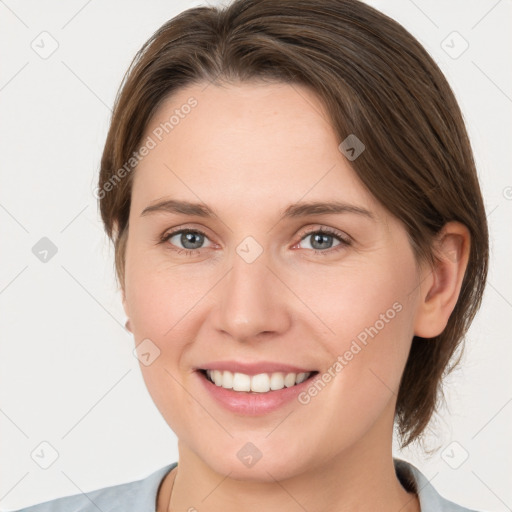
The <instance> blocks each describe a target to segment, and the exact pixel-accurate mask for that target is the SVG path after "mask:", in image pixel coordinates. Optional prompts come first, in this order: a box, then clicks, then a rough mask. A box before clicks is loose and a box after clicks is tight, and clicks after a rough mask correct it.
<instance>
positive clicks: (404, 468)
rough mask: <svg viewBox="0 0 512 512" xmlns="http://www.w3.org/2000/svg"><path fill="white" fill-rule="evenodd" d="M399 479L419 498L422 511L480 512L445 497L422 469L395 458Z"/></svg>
mask: <svg viewBox="0 0 512 512" xmlns="http://www.w3.org/2000/svg"><path fill="white" fill-rule="evenodd" d="M393 461H394V463H395V470H396V474H397V477H398V479H399V480H400V481H401V482H402V485H404V487H406V488H408V489H411V490H413V491H414V492H415V493H416V494H417V495H418V498H419V501H420V507H421V512H479V511H476V510H474V509H469V508H465V507H462V506H461V505H457V504H456V503H454V502H453V501H449V500H447V499H446V498H443V497H442V496H441V495H440V494H439V493H438V492H437V491H436V490H435V488H434V486H433V485H432V484H431V483H430V482H429V480H428V479H427V477H426V476H425V475H424V474H423V473H421V471H420V470H419V469H418V468H416V467H414V466H413V465H412V464H411V463H410V462H406V461H405V460H401V459H393Z"/></svg>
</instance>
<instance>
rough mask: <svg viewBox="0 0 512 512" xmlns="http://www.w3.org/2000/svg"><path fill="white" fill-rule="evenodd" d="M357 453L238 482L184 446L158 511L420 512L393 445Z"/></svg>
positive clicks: (163, 493)
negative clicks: (284, 475) (398, 469)
mask: <svg viewBox="0 0 512 512" xmlns="http://www.w3.org/2000/svg"><path fill="white" fill-rule="evenodd" d="M351 452H352V450H350V451H349V452H343V453H342V454H340V455H338V456H336V457H333V458H331V459H329V460H327V461H325V462H324V463H323V464H321V465H319V466H316V467H309V469H308V470H306V471H302V472H297V473H294V474H293V476H291V477H289V478H286V479H281V480H280V481H277V480H272V479H270V480H268V479H265V481H262V480H235V479H232V478H230V477H229V476H226V475H223V474H220V473H216V472H215V471H213V470H212V469H211V468H210V467H208V466H207V465H206V464H205V463H204V462H203V461H202V460H201V459H199V458H198V457H197V455H196V454H195V453H194V452H192V451H190V450H189V449H188V448H187V447H185V446H182V445H179V453H180V456H179V464H178V467H176V468H174V469H173V471H171V472H170V473H169V474H168V475H167V477H166V479H165V480H164V482H163V483H162V487H161V490H160V493H159V499H158V507H157V510H158V512H186V511H189V510H196V509H197V510H201V511H204V512H220V511H222V512H235V511H237V512H238V511H239V510H244V512H259V511H261V510H262V509H263V510H268V511H274V510H275V511H277V510H279V512H302V511H303V510H307V511H308V512H340V511H342V512H353V511H360V510H379V511H381V512H387V511H389V512H391V511H393V512H396V511H397V510H400V511H401V512H420V506H419V501H418V497H417V495H416V494H411V493H408V492H407V491H406V490H405V489H404V488H403V487H402V485H401V484H400V482H399V480H398V478H397V476H396V474H395V469H394V464H393V459H392V453H391V449H389V451H388V452H386V453H384V452H383V451H380V452H379V453H376V451H375V450H374V449H371V450H366V456H365V454H364V453H363V454H361V453H358V454H357V456H356V454H355V453H351ZM269 473H271V472H269ZM228 475H229V474H228Z"/></svg>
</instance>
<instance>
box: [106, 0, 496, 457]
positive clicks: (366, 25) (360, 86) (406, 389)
mask: <svg viewBox="0 0 512 512" xmlns="http://www.w3.org/2000/svg"><path fill="white" fill-rule="evenodd" d="M256 80H257V81H261V80H263V81H268V82H269V83H271V82H274V83H275V82H284V83H289V84H292V85H293V84H299V85H302V86H307V87H309V88H310V89H311V90H313V91H314V92H315V93H316V95H317V96H318V98H319V99H320V100H321V101H322V102H323V104H324V105H325V107H326V112H327V113H328V115H329V117H330V121H331V122H332V128H333V130H334V131H335V133H336V135H337V137H338V139H339V141H340V142H341V141H343V140H345V139H346V138H347V137H348V136H349V135H351V134H355V135H356V136H357V138H358V139H360V140H361V141H362V142H363V143H364V145H365V147H366V149H365V151H364V152H363V153H362V154H361V155H360V156H359V157H358V158H357V159H356V160H353V161H351V162H350V164H351V166H352V168H353V169H354V171H355V172H356V173H357V175H358V176H359V179H360V180H361V181H362V183H363V184H364V185H365V187H366V188H367V189H368V190H369V191H370V193H371V194H372V195H373V196H374V197H375V198H376V199H377V200H378V201H379V202H380V203H381V204H382V205H383V206H384V207H385V208H386V209H387V210H388V211H389V212H390V213H391V214H392V215H394V216H395V217H396V218H398V219H399V220H400V221H401V222H402V223H403V225H404V226H405V229H406V230H407V233H408V236H409V239H410V242H411V245H412V247H413V250H414V254H415V256H416V258H417V261H418V262H419V261H428V262H430V263H431V264H434V263H435V261H436V254H435V251H434V245H433V241H434V239H435V237H436V235H437V234H439V232H440V230H441V229H442V227H443V226H444V225H445V224H446V223H447V222H449V221H459V222H461V223H462V224H464V225H465V226H466V227H467V228H468V230H469V232H470V236H471V246H470V255H469V262H468V266H467V269H466V272H465V275H464V279H463V282H462V288H461V292H460V295H459V298H458V301H457V303H456V305H455V308H454V310H453V312H452V314H451V316H450V318H449V320H448V324H447V326H446V328H445V329H444V331H443V332H442V333H441V334H440V335H439V336H436V337H434V338H431V339H428V340H425V339H422V338H420V337H417V336H415V337H414V339H413V340H412V346H411V350H410V353H409V357H408V360H407V363H406V366H405V370H404V373H403V375H402V378H401V382H400V388H399V392H398V397H397V403H396V410H395V423H396V427H397V431H398V434H399V436H400V441H401V446H402V447H405V446H407V445H408V444H410V443H411V442H412V441H414V440H417V439H419V438H420V437H421V434H422V433H423V432H424V430H425V428H426V426H427V424H428V423H429V421H430V419H431V417H432V415H433V413H434V412H436V410H438V407H439V404H440V400H441V399H442V398H443V395H442V387H441V382H442V378H443V377H444V376H445V375H446V374H447V373H448V372H449V371H451V370H452V369H453V368H454V366H455V365H456V364H457V363H458V362H459V360H460V355H461V354H462V352H461V351H459V350H458V349H461V348H462V342H463V339H464V336H465V334H466V333H467V330H468V328H469V325H470V323H471V321H472V320H473V317H474V315H475V314H476V311H477V310H478V308H479V306H480V303H481V300H482V295H483V290H484V286H485V281H486V277H487V269H488V228H487V221H486V215H485V209H484V205H483V200H482V196H481V191H480V187H479V183H478V177H477V173H476V168H475V163H474V159H473V154H472V149H471V145H470V142H469V139H468V135H467V132H466V128H465V125H464V121H463V117H462V114H461V111H460V108H459V106H458V104H457V101H456V99H455V96H454V94H453V92H452V90H451V88H450V86H449V84H448V82H447V80H446V79H445V77H444V75H443V73H442V72H441V71H440V69H439V68H438V66H437V65H436V63H435V62H434V60H433V59H432V58H431V57H430V56H429V54H428V53H427V52H426V50H425V49H424V48H423V47H422V46H421V44H420V43H419V42H418V41H417V40H416V39H415V38H414V37H413V36H412V35H411V34H410V33H409V32H408V31H407V30H406V29H404V28H403V27H402V26H401V25H400V24H399V23H397V22H396V21H394V20H392V19H391V18H389V17H388V16H386V15H384V14H382V13H381V12H379V11H377V10H376V9H374V8H372V7H370V6H368V5H366V4H364V3H362V2H360V1H358V0H283V1H280V2H276V1H274V0H235V1H234V2H232V3H231V4H230V5H228V6H226V7H223V8H220V7H196V8H191V9H188V10H186V11H184V12H182V13H180V14H179V15H177V16H176V17H174V18H173V19H171V20H170V21H168V22H166V23H165V24H164V25H163V26H162V27H161V28H160V29H158V30H157V31H156V32H155V34H154V35H153V36H152V37H151V38H150V39H149V40H148V41H147V42H146V43H145V44H144V45H143V46H142V48H141V49H140V50H139V52H138V53H137V54H136V56H135V58H134V59H133V61H132V64H131V66H130V68H129V69H128V71H127V73H126V75H125V77H124V79H123V83H122V84H121V87H120V90H119V92H118V95H117V98H116V101H115V105H114V110H113V116H112V120H111V124H110V129H109V132H108V136H107V139H106V143H105V148H104V152H103V156H102V160H101V169H100V175H99V195H98V198H99V199H100V205H99V206H100V211H101V216H102V220H103V223H104V227H105V231H106V233H107V235H108V236H109V237H110V239H111V240H112V241H113V243H114V246H115V264H116V272H117V277H118V280H119V282H120V283H121V286H122V287H123V289H124V257H125V248H126V241H127V236H128V219H129V212H130V200H131V187H132V181H133V175H134V172H135V170H136V161H135V162H133V161H131V160H130V158H131V156H132V154H133V152H134V151H136V150H137V149H138V147H139V146H140V144H141V139H142V136H143V134H144V131H145V129H146V127H147V125H148V123H149V122H150V120H151V118H152V116H153V114H155V112H156V110H157V108H158V107H159V106H160V105H161V104H162V102H163V101H164V100H165V99H167V98H168V97H169V96H170V95H171V94H172V93H173V92H175V91H177V90H178V89H180V88H183V87H186V86H187V85H192V84H200V83H204V82H206V81H209V82H212V83H215V84H221V83H222V82H224V83H236V82H240V81H242V82H250V81H256ZM127 166H128V167H127ZM122 168H124V169H125V173H126V176H125V177H124V178H123V179H122V180H119V174H116V173H118V171H119V170H120V169H122ZM126 169H128V171H130V172H126ZM114 180H117V181H115V182H114ZM109 183H110V186H109V187H108V188H107V185H108V184H109ZM107 190H108V192H106V191H107ZM456 353H458V354H459V356H458V357H455V355H456ZM454 359H456V361H453V360H454Z"/></svg>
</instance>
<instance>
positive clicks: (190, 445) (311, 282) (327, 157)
mask: <svg viewBox="0 0 512 512" xmlns="http://www.w3.org/2000/svg"><path fill="white" fill-rule="evenodd" d="M97 195H98V198H99V200H100V209H101V215H102V219H103V222H104V225H105V229H106V232H107V234H108V235H109V236H110V237H111V238H112V240H113V242H114V244H115V250H116V269H117V275H118V278H119V283H120V287H121V290H122V294H123V305H124V308H125V311H126V314H127V316H128V318H129V320H128V323H127V328H128V329H129V330H130V331H131V332H132V333H133V335H134V338H135V343H136V347H137V353H138V355H139V359H140V362H141V369H142V373H143V376H144V380H145V383H146V385H147V388H148V390H149V392H150V394H151V396H152V398H153V400H154V402H155V404H156V405H157V407H158V408H159V410H160V412H161V414H162V416H163V417H164V419H165V420H166V421H167V423H168V424H169V426H170V427H171V429H172V430H173V431H174V432H175V433H176V436H177V437H178V449H179V461H178V462H174V463H173V464H170V465H168V466H166V467H164V468H161V469H160V470H158V471H157V472H155V473H153V474H152V475H150V476H148V477H147V478H145V479H143V480H140V481H137V482H131V483H127V484H124V485H121V486H114V487H109V488H105V489H100V490H98V491H96V492H93V493H89V494H88V495H87V496H85V495H76V496H72V497H66V498H61V499H60V500H54V501H52V502H47V503H45V504H41V505H38V506H35V507H30V508H27V509H25V510H27V511H33V512H36V511H38V512H41V511H44V510H84V511H86V510H87V511H89V510H97V509H100V510H114V509H115V510H137V511H142V510H144V511H146V510H147V511H150V510H156V511H158V512H164V511H171V510H172V511H182V510H183V511H187V510H188V511H192V510H201V511H206V510H208V511H219V510H222V511H230V510H244V511H253V510H280V511H283V510H286V511H292V510H308V511H309V512H315V511H331V510H332V511H335V510H336V511H338V510H347V511H348V510H379V511H397V510H401V511H403V512H413V511H416V512H417V511H420V510H421V511H422V512H426V511H462V510H468V509H465V508H463V507H460V506H458V505H456V504H454V503H451V502H449V501H447V500H446V499H444V498H442V497H441V496H440V495H439V494H438V493H437V492H436V490H435V489H434V487H433V486H432V485H431V484H430V483H429V482H428V481H427V479H426V478H425V477H424V476H423V475H422V474H421V473H420V472H419V471H418V470H417V469H416V468H415V467H414V466H412V465H411V464H409V463H407V462H405V461H401V460H398V459H393V456H392V450H391V447H392V434H393V428H394V426H396V428H397V430H398V432H399V435H400V438H401V441H402V446H407V445H409V444H410V443H412V442H413V441H415V440H418V439H419V438H420V436H421V434H422V433H423V432H424V431H425V428H426V426H427V425H428V422H429V420H430V418H431V416H432V413H433V411H434V410H435V406H436V403H437V397H438V393H439V391H440V386H441V377H442V375H443V374H444V372H445V371H446V370H447V369H448V368H449V367H450V364H451V360H452V355H454V353H455V352H456V350H457V348H458V347H459V345H460V343H461V340H462V338H463V336H464V334H465V332H466V331H467V329H468V327H469V325H470V323H471V320H472V319H473V317H474V315H475V313H476V311H477V309H478V307H479V305H480V302H481V297H482V292H483V289H484V284H485V279H486V274H487V260H488V233H487V225H486V218H485V211H484V207H483V202H482V197H481V193H480V188H479V184H478V179H477V174H476V170H475V165H474V162H473V157H472V151H471V147H470V144H469V141H468V137H467V134H466V130H465V127H464V123H463V119H462V116H461V113H460V110H459V107H458V105H457V103H456V100H455V98H454V96H453V93H452V91H451V90H450V87H449V85H448V84H447V82H446V80H445V78H444V77H443V75H442V73H441V72H440V70H439V69H438V67H437V66H436V64H435V63H434V62H433V60H432V59H431V58H430V57H429V56H428V54H427V53H426V51H425V50H424V49H423V48H422V46H421V45H420V44H419V43H418V42H417V41H416V40H415V39H414V38H413V37H412V36H411V35H410V34H409V33H408V32H407V31H406V30H405V29H404V28H402V27H401V26H400V25H398V24H397V23H396V22H394V21H393V20H391V19H389V18H388V17H386V16H385V15H383V14H381V13H379V12H378V11H376V10H374V9H373V8H371V7H369V6H367V5H365V4H363V3H360V2H359V1H357V0H322V1H320V0H296V1H289V2H273V1H270V0H236V1H234V2H233V3H231V4H230V5H229V6H228V7H226V8H225V9H218V8H212V7H208V8H207V7H202V8H194V9H189V10H187V11H185V12H183V13H181V14H180V15H179V16H177V17H175V18H174V19H172V20H171V21H169V22H168V23H166V24H165V25H163V26H162V27H161V28H160V29H159V30H158V31H157V32H156V33H155V34H154V36H153V37H152V38H151V39H150V40H149V41H148V42H147V43H146V44H145V45H144V47H143V48H142V49H141V50H140V52H139V53H138V54H137V56H136V58H135V59H134V62H133V64H132V66H131V68H130V70H129V72H128V73H127V76H126V77H125V80H124V83H123V85H122V88H121V90H120V93H119V95H118V98H117V100H116V104H115V109H114V114H113V117H112V122H111V126H110V131H109V134H108V138H107V141H106V145H105V149H104V153H103V158H102V163H101V171H100V178H99V187H98V191H97Z"/></svg>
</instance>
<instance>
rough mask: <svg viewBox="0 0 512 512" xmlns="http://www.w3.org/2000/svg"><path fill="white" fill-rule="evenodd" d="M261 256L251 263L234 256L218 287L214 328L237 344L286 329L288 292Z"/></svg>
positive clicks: (263, 256)
mask: <svg viewBox="0 0 512 512" xmlns="http://www.w3.org/2000/svg"><path fill="white" fill-rule="evenodd" d="M269 263H270V262H269V261H268V258H267V257H266V256H265V252H263V254H262V255H260V257H259V258H257V259H256V260H255V261H253V262H252V263H248V262H246V261H245V260H244V259H243V258H241V257H239V256H238V254H235V255H234V258H233V264H232V268H231V270H230V271H229V272H228V274H227V276H226V277H225V278H224V279H223V280H222V281H221V283H219V285H220V286H219V289H218V291H217V294H218V295H219V297H218V298H219V302H218V303H217V302H216V303H217V304H218V306H217V308H216V310H215V313H214V327H215V328H216V329H217V330H218V331H219V332H222V333H224V334H228V335H230V337H232V338H233V339H235V340H237V341H241V342H248V341H251V340H255V339H259V340H261V339H262V338H263V337H268V338H272V337H274V336H278V335H279V334H283V333H284V332H286V330H287V329H288V328H289V327H290V323H291V314H290V309H289V300H290V296H289V292H288V293H287V290H286V286H285V285H284V284H283V283H282V282H281V281H280V279H279V278H278V277H277V276H276V274H277V272H276V270H274V269H273V268H272V267H271V266H270V265H269Z"/></svg>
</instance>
